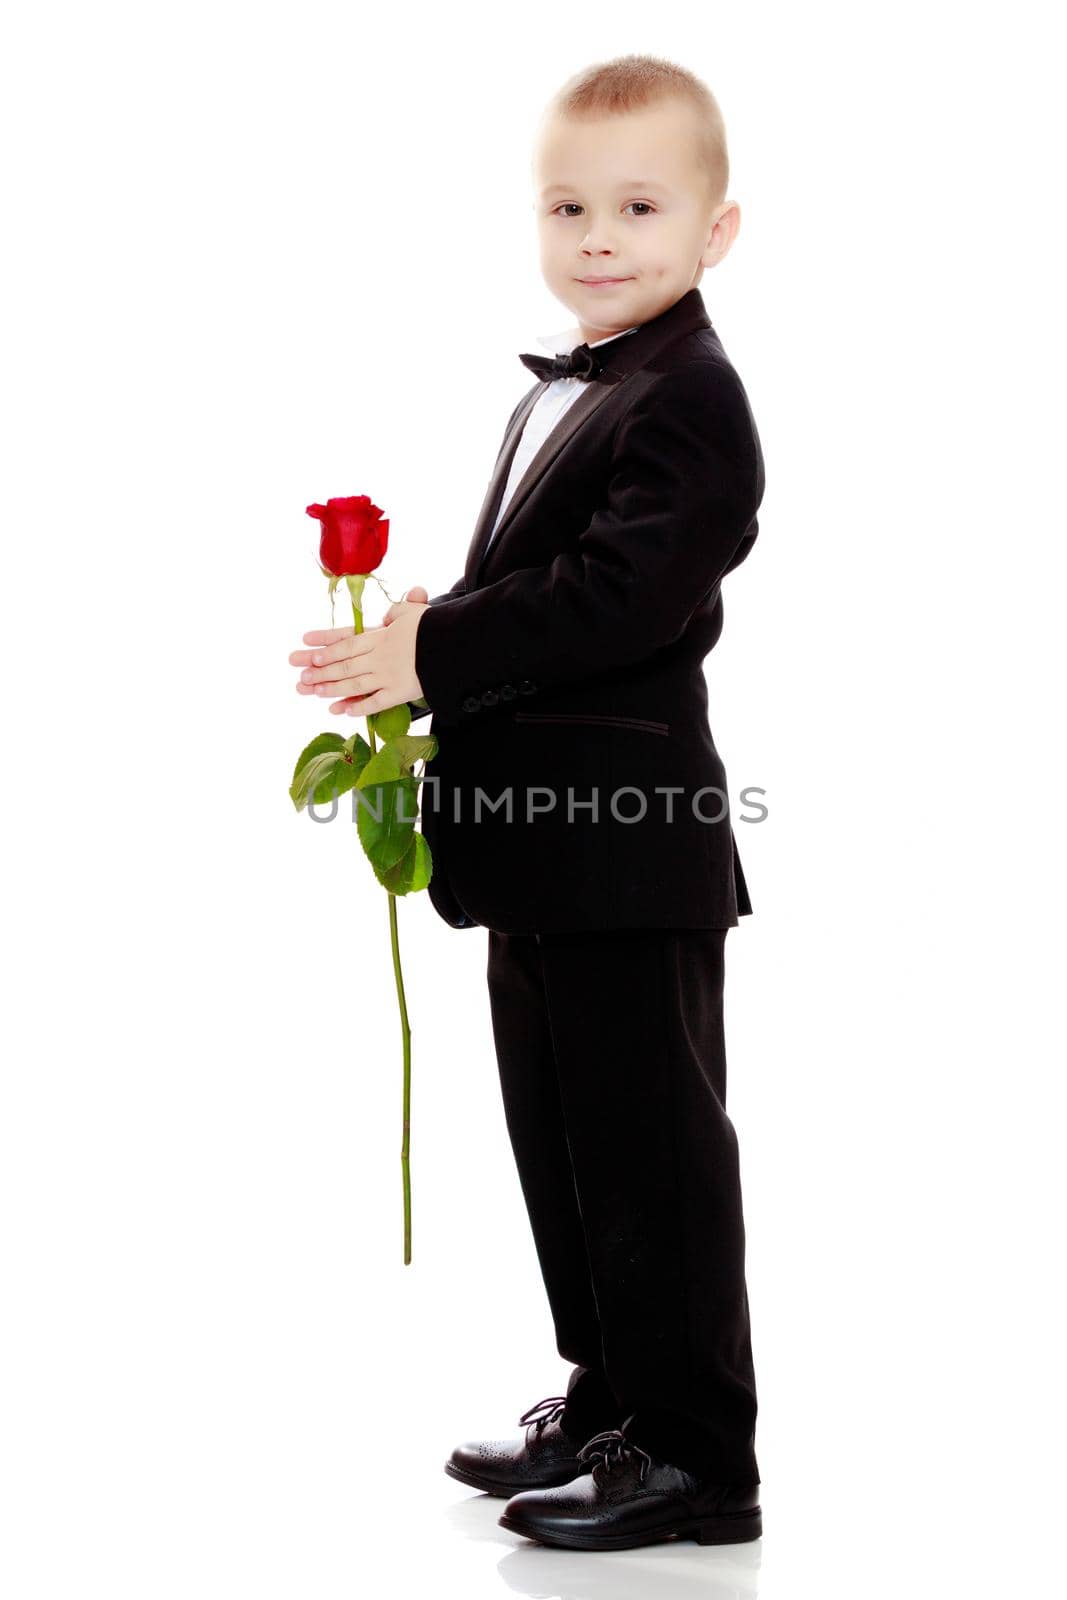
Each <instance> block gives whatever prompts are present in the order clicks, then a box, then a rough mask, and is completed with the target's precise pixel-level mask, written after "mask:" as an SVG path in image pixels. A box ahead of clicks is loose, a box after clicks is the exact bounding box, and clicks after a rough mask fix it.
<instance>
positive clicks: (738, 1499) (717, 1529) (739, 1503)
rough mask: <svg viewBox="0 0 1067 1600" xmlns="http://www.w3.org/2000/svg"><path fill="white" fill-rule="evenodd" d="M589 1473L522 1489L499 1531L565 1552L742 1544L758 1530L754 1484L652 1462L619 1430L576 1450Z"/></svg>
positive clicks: (760, 1521) (760, 1519)
mask: <svg viewBox="0 0 1067 1600" xmlns="http://www.w3.org/2000/svg"><path fill="white" fill-rule="evenodd" d="M578 1460H579V1462H580V1463H581V1464H582V1465H583V1466H588V1467H589V1469H590V1470H589V1471H588V1472H587V1473H586V1474H585V1475H584V1476H582V1477H576V1478H575V1479H574V1480H573V1481H572V1482H571V1483H569V1484H567V1485H565V1486H563V1487H558V1488H548V1489H525V1490H522V1491H521V1492H520V1493H518V1494H516V1495H514V1496H513V1497H512V1498H511V1499H510V1500H509V1501H508V1503H507V1505H506V1506H505V1507H504V1511H503V1514H502V1515H501V1516H500V1517H499V1518H498V1519H497V1520H498V1521H499V1523H500V1526H501V1527H502V1528H510V1529H511V1531H512V1533H521V1534H523V1535H524V1536H525V1537H526V1538H527V1539H536V1540H537V1541H538V1543H539V1544H549V1545H562V1546H563V1547H564V1548H565V1549H568V1550H629V1549H632V1548H633V1547H634V1546H635V1545H642V1544H659V1543H660V1542H661V1541H662V1540H665V1539H695V1540H696V1541H697V1543H698V1544H740V1543H741V1542H742V1541H744V1540H747V1539H758V1538H759V1537H760V1535H761V1534H762V1532H763V1515H762V1512H761V1510H760V1503H759V1484H758V1483H753V1484H748V1485H746V1486H744V1487H742V1488H738V1487H735V1486H733V1485H727V1484H721V1483H713V1482H712V1481H711V1480H710V1479H707V1478H698V1477H696V1476H694V1474H693V1473H691V1472H687V1471H685V1470H684V1469H683V1468H681V1467H674V1466H671V1465H670V1463H669V1462H666V1461H660V1460H657V1458H656V1457H655V1456H651V1455H649V1454H648V1452H647V1451H645V1450H642V1449H641V1447H640V1445H638V1444H636V1443H635V1442H634V1441H633V1440H631V1439H627V1437H626V1435H625V1433H624V1432H623V1430H622V1429H620V1428H611V1429H609V1430H607V1431H606V1432H604V1433H597V1434H594V1436H593V1437H592V1438H591V1439H589V1440H587V1441H586V1443H585V1444H584V1445H583V1446H582V1447H581V1449H580V1450H579V1452H578Z"/></svg>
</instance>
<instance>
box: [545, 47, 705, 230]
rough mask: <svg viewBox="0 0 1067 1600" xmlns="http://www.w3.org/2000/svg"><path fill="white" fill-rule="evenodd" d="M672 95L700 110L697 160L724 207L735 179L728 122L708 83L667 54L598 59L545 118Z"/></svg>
mask: <svg viewBox="0 0 1067 1600" xmlns="http://www.w3.org/2000/svg"><path fill="white" fill-rule="evenodd" d="M669 99H678V100H684V101H686V102H687V103H688V104H689V105H691V106H692V107H693V110H694V111H695V112H696V114H697V136H696V146H697V148H696V154H697V159H698V162H699V164H700V166H701V168H702V169H703V171H704V174H705V176H706V177H707V180H708V193H709V199H710V201H711V204H712V205H713V206H717V205H721V203H722V201H723V200H724V199H725V198H726V188H727V185H728V183H729V181H730V160H729V155H728V153H727V149H726V126H725V124H724V122H723V119H722V112H721V111H720V110H719V103H718V101H717V100H716V98H715V96H714V95H713V94H712V92H711V90H710V89H709V88H708V86H707V84H706V83H704V82H703V81H702V80H701V79H700V78H698V77H697V76H696V74H695V73H692V72H689V71H688V70H687V69H686V68H685V67H680V66H678V65H677V64H676V63H675V62H673V61H666V60H664V59H663V57H662V56H641V55H628V56H616V57H615V58H614V59H613V60H611V61H601V62H597V63H595V64H594V65H593V66H591V67H583V68H582V70H581V71H580V72H576V73H575V74H574V75H573V76H572V77H570V78H568V79H567V81H566V83H565V84H564V85H563V86H562V88H560V89H558V90H557V91H556V93H555V94H554V95H553V96H552V98H551V100H550V101H549V102H548V105H547V106H546V108H545V113H544V116H545V118H546V119H547V118H548V117H550V116H553V115H561V116H567V117H582V116H597V115H605V114H606V115H611V114H614V113H624V112H627V111H637V110H640V109H642V108H643V107H645V106H649V105H656V104H658V103H660V102H661V101H664V100H669Z"/></svg>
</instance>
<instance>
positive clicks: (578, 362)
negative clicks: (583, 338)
mask: <svg viewBox="0 0 1067 1600" xmlns="http://www.w3.org/2000/svg"><path fill="white" fill-rule="evenodd" d="M519 360H520V361H521V362H522V363H523V364H524V366H527V367H529V369H530V371H531V372H534V373H536V374H537V376H538V377H539V378H540V379H541V381H542V383H551V382H552V381H553V379H554V378H582V379H584V380H585V381H586V382H588V381H589V379H590V378H595V377H596V375H597V373H598V372H601V371H602V370H603V366H604V362H603V357H602V356H601V354H600V351H599V350H590V348H589V346H588V345H587V344H577V345H575V347H574V349H573V350H568V351H567V352H566V354H565V355H558V356H535V355H521V354H520V356H519Z"/></svg>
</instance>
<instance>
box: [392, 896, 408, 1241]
mask: <svg viewBox="0 0 1067 1600" xmlns="http://www.w3.org/2000/svg"><path fill="white" fill-rule="evenodd" d="M389 937H390V939H391V941H392V946H393V974H394V976H395V978H396V997H397V1000H398V1002H399V1004H400V1029H401V1034H402V1036H403V1040H404V1136H403V1139H402V1140H401V1144H400V1172H401V1176H402V1178H403V1182H404V1265H405V1266H408V1265H409V1263H410V1261H411V1028H410V1027H409V1026H408V1008H407V1002H406V1000H405V998H404V974H403V972H402V971H401V967H400V941H399V939H398V937H397V921H396V895H395V894H393V893H392V891H390V892H389Z"/></svg>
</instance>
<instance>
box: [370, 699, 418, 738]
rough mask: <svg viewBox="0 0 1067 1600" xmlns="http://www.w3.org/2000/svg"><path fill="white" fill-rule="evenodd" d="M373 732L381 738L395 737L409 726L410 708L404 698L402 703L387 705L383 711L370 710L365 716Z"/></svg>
mask: <svg viewBox="0 0 1067 1600" xmlns="http://www.w3.org/2000/svg"><path fill="white" fill-rule="evenodd" d="M367 721H368V723H369V724H370V726H371V729H372V730H373V732H374V733H376V734H378V736H379V737H380V738H382V739H395V738H397V737H398V735H400V734H402V733H407V731H408V729H409V728H410V727H411V710H410V707H409V706H408V703H407V701H406V700H405V701H404V703H403V705H399V706H389V707H388V708H387V709H386V710H385V711H372V712H371V714H370V716H369V717H368V718H367Z"/></svg>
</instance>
